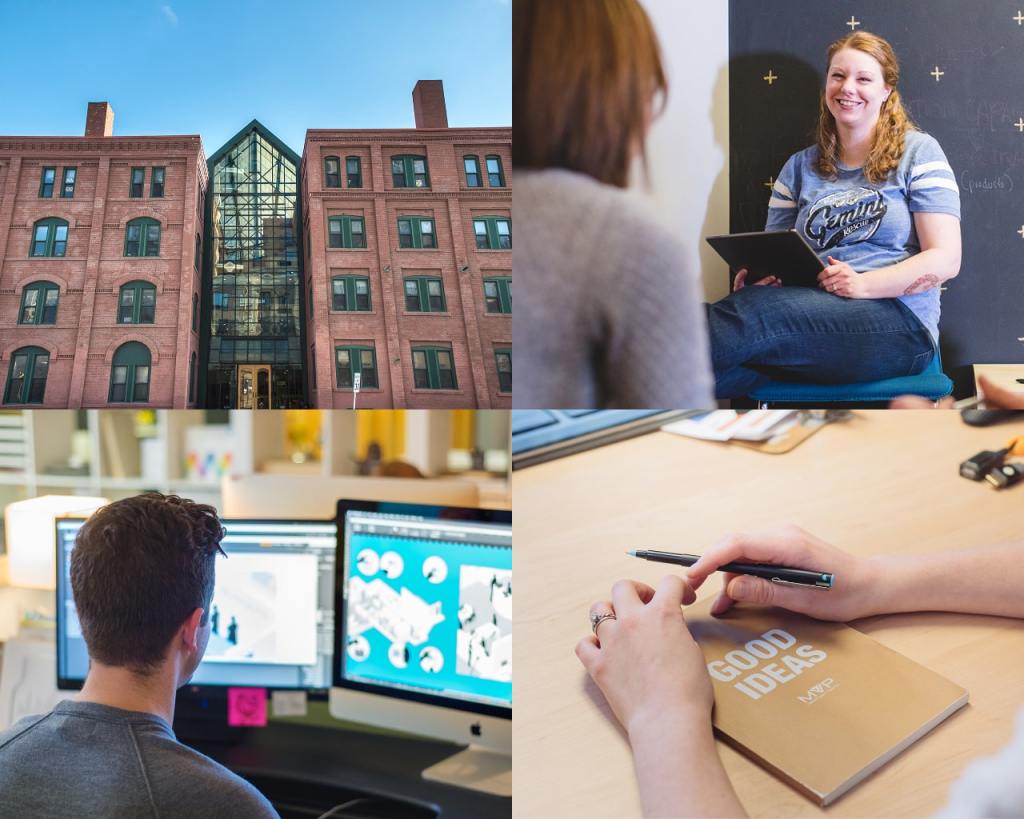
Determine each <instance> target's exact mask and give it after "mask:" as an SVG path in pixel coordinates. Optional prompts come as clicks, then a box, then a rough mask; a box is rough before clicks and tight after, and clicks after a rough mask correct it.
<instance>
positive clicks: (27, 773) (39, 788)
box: [0, 700, 278, 819]
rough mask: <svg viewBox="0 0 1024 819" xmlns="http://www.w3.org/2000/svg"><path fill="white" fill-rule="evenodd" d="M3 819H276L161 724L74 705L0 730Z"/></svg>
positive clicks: (249, 790)
mask: <svg viewBox="0 0 1024 819" xmlns="http://www.w3.org/2000/svg"><path fill="white" fill-rule="evenodd" d="M0 816H31V817H33V819H35V817H39V818H40V819H43V818H44V817H45V818H47V819H48V818H49V817H83V816H102V817H125V819H128V817H131V819H137V817H164V819H169V818H172V817H182V819H185V817H196V816H202V817H212V818H213V819H217V817H224V819H229V817H238V816H245V817H257V819H260V817H267V818H268V819H278V815H277V812H276V811H275V810H274V809H273V807H271V805H270V803H269V802H268V801H267V800H266V798H265V797H264V796H263V794H261V793H260V792H259V791H258V790H256V788H254V787H253V786H252V785H250V784H249V783H248V782H246V781H245V780H244V779H242V778H241V777H239V776H236V775H235V774H233V773H231V771H229V770H228V769H227V768H225V767H224V766H223V765H220V764H218V763H216V762H214V761H213V760H212V759H210V758H209V757H206V756H203V755H202V754H201V753H199V752H198V751H193V750H192V749H191V748H188V747H186V746H185V745H182V744H181V743H180V742H178V740H177V739H176V738H175V736H174V732H173V731H172V730H171V726H170V725H168V724H167V722H166V721H165V720H163V719H161V718H160V717H158V716H155V715H153V714H143V713H139V712H137V711H122V710H121V709H120V708H110V707H108V706H106V705H97V704H96V703H91V702H72V701H70V700H65V701H63V702H61V703H60V704H58V705H57V707H56V708H54V709H53V710H52V711H51V712H50V713H49V714H46V715H44V716H36V717H26V718H25V719H23V720H20V721H19V722H17V723H15V725H14V726H12V727H11V728H9V729H8V730H6V731H3V732H0Z"/></svg>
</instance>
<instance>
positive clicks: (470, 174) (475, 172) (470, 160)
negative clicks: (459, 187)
mask: <svg viewBox="0 0 1024 819" xmlns="http://www.w3.org/2000/svg"><path fill="white" fill-rule="evenodd" d="M462 166H463V167H464V168H465V169H466V187H467V188H482V187H483V182H481V181H480V159H479V158H478V157H476V156H474V155H472V154H469V155H467V156H464V157H462Z"/></svg>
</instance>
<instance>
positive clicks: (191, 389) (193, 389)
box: [188, 353, 196, 404]
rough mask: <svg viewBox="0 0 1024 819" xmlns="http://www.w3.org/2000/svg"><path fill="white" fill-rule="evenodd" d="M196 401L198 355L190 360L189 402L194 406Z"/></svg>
mask: <svg viewBox="0 0 1024 819" xmlns="http://www.w3.org/2000/svg"><path fill="white" fill-rule="evenodd" d="M195 400H196V354H195V353H192V356H191V357H190V358H189V360H188V402H189V403H190V404H194V403H195Z"/></svg>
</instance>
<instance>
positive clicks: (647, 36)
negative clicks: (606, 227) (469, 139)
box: [512, 0, 668, 188]
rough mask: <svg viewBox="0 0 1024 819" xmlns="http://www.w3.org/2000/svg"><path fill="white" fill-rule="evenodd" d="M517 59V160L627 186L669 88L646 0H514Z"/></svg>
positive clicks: (521, 164)
mask: <svg viewBox="0 0 1024 819" xmlns="http://www.w3.org/2000/svg"><path fill="white" fill-rule="evenodd" d="M512 55H513V57H512V62H513V77H512V110H513V115H512V116H513V132H514V139H513V140H512V162H513V164H514V165H516V166H518V167H521V168H522V167H526V168H567V169H569V170H573V171H579V172H580V173H585V174H588V175H589V176H592V177H594V178H595V179H597V180H598V181H600V182H604V183H606V184H609V185H616V186H618V187H620V188H623V187H625V186H626V184H627V181H628V177H629V169H630V164H631V162H632V159H633V156H634V154H635V152H636V151H639V152H640V155H641V157H643V156H644V136H645V135H646V132H647V127H648V124H649V122H650V120H651V118H652V116H654V115H655V114H656V113H657V112H658V110H659V106H658V105H657V104H656V103H657V102H660V103H662V104H663V103H664V96H665V94H666V93H667V91H668V85H667V83H666V81H665V72H664V70H663V69H662V65H661V56H660V49H659V47H658V39H657V37H656V36H655V34H654V29H653V28H652V26H651V22H650V20H649V19H648V17H647V14H646V13H645V12H644V10H643V8H642V7H641V6H640V4H639V3H638V2H637V0H515V3H514V4H513V10H512ZM656 97H660V100H657V101H656V100H655V98H656Z"/></svg>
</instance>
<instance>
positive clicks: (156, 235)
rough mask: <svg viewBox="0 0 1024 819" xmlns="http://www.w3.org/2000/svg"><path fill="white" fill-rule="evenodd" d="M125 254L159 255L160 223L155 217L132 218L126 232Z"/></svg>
mask: <svg viewBox="0 0 1024 819" xmlns="http://www.w3.org/2000/svg"><path fill="white" fill-rule="evenodd" d="M124 255H125V256H159V255H160V223H159V222H157V221H156V220H155V219H132V221H130V222H129V223H128V226H127V228H125V233H124Z"/></svg>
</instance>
